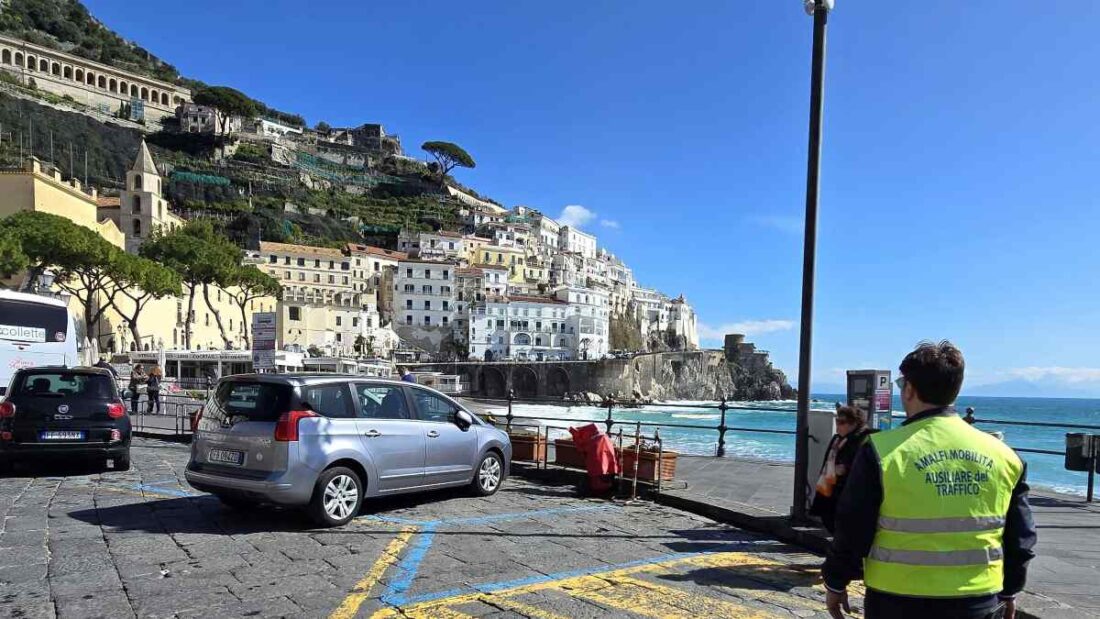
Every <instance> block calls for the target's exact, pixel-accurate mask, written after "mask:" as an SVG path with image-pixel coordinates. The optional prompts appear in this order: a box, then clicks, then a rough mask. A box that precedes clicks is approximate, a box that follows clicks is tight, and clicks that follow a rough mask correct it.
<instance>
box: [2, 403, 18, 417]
mask: <svg viewBox="0 0 1100 619" xmlns="http://www.w3.org/2000/svg"><path fill="white" fill-rule="evenodd" d="M6 417H15V405H14V404H12V403H11V402H8V401H7V400H5V401H4V402H0V419H3V418H6Z"/></svg>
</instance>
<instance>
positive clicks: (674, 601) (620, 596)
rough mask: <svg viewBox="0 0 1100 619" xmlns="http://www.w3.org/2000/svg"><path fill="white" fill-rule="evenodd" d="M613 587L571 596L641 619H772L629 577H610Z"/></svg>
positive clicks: (741, 607) (768, 614) (724, 602)
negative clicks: (684, 618)
mask: <svg viewBox="0 0 1100 619" xmlns="http://www.w3.org/2000/svg"><path fill="white" fill-rule="evenodd" d="M608 580H610V581H612V583H613V584H612V586H610V587H602V588H599V589H587V588H586V589H580V590H577V591H571V592H570V594H571V595H573V596H576V597H580V598H583V599H586V600H589V601H592V602H596V603H597V604H600V605H601V606H610V607H612V608H616V609H619V610H625V611H628V612H631V613H634V614H636V615H641V616H643V617H653V618H654V619H674V618H676V617H684V616H695V617H729V618H730V619H733V618H737V619H771V618H772V617H779V615H777V614H774V613H768V612H764V611H761V610H757V609H754V608H751V607H749V606H742V605H741V604H734V603H733V602H727V601H725V600H719V599H716V598H712V597H708V596H705V595H693V594H691V593H688V592H686V591H682V590H680V589H674V588H672V587H666V586H664V585H658V584H655V583H651V582H647V581H644V580H639V579H637V578H630V577H626V576H624V577H609V578H608Z"/></svg>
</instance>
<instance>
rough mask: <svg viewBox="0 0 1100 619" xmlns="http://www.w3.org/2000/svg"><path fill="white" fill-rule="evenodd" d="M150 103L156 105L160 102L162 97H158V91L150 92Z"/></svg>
mask: <svg viewBox="0 0 1100 619" xmlns="http://www.w3.org/2000/svg"><path fill="white" fill-rule="evenodd" d="M149 101H151V102H153V103H156V102H157V101H160V97H159V96H157V91H155V90H150V91H149Z"/></svg>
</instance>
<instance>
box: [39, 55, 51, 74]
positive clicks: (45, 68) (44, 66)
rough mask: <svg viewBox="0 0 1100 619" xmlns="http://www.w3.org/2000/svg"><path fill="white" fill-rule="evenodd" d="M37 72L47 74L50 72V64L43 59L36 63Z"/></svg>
mask: <svg viewBox="0 0 1100 619" xmlns="http://www.w3.org/2000/svg"><path fill="white" fill-rule="evenodd" d="M38 70H39V71H41V72H43V73H49V72H50V62H49V61H48V60H46V59H45V58H43V59H42V60H39V61H38Z"/></svg>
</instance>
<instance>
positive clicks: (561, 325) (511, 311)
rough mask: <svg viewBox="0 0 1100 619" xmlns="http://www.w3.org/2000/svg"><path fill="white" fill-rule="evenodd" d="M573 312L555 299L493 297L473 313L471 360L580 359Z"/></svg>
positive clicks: (512, 296) (470, 333) (515, 296)
mask: <svg viewBox="0 0 1100 619" xmlns="http://www.w3.org/2000/svg"><path fill="white" fill-rule="evenodd" d="M572 309H573V308H571V307H570V306H569V304H568V303H566V302H565V301H562V300H560V299H557V298H553V297H527V296H519V295H511V296H509V297H489V298H487V299H486V300H485V301H484V302H483V303H479V304H477V305H476V306H475V307H474V309H473V310H472V311H471V312H470V322H469V325H470V326H469V343H470V344H469V346H470V358H471V359H485V360H494V359H495V360H500V359H515V360H534V361H550V360H569V359H576V358H577V352H578V338H577V334H576V332H575V330H576V325H575V321H572V322H571V320H570V312H571V310H572Z"/></svg>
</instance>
